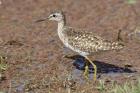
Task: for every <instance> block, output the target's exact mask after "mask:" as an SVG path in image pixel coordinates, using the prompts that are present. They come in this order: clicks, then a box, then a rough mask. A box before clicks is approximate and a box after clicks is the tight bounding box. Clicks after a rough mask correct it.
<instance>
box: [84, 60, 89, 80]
mask: <svg viewBox="0 0 140 93" xmlns="http://www.w3.org/2000/svg"><path fill="white" fill-rule="evenodd" d="M84 59H85V58H84ZM84 61H85V70H84V77H85V78H86V79H87V80H88V74H89V67H88V66H89V62H87V60H84Z"/></svg>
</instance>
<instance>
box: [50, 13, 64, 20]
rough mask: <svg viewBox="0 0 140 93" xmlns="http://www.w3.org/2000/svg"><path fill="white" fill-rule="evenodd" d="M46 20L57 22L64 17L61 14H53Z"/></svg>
mask: <svg viewBox="0 0 140 93" xmlns="http://www.w3.org/2000/svg"><path fill="white" fill-rule="evenodd" d="M48 20H55V21H57V22H59V21H62V20H64V15H63V13H62V12H54V13H51V14H50V15H49V16H48Z"/></svg>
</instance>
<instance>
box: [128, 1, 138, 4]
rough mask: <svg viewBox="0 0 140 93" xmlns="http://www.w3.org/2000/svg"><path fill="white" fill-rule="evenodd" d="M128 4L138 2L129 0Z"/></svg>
mask: <svg viewBox="0 0 140 93" xmlns="http://www.w3.org/2000/svg"><path fill="white" fill-rule="evenodd" d="M127 2H128V4H135V3H136V2H137V0H127Z"/></svg>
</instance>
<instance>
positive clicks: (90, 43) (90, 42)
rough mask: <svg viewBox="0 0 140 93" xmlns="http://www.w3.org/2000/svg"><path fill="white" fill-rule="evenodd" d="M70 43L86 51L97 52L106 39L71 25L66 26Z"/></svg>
mask: <svg viewBox="0 0 140 93" xmlns="http://www.w3.org/2000/svg"><path fill="white" fill-rule="evenodd" d="M65 33H66V35H67V39H68V44H69V45H71V46H73V48H75V49H79V50H80V51H84V52H88V53H90V52H97V51H98V50H99V49H98V47H99V46H100V43H101V42H103V41H104V40H103V39H102V38H101V37H99V36H97V35H95V34H94V33H92V32H88V31H86V30H85V31H84V30H78V29H74V28H71V27H69V28H68V27H67V28H65Z"/></svg>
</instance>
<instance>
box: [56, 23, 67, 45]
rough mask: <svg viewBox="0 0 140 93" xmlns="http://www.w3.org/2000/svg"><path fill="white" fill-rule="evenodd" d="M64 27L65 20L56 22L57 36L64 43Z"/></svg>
mask: <svg viewBox="0 0 140 93" xmlns="http://www.w3.org/2000/svg"><path fill="white" fill-rule="evenodd" d="M64 27H65V21H60V22H58V29H57V32H58V36H59V38H60V40H61V41H62V42H63V43H64V42H65V41H64V37H65V36H64Z"/></svg>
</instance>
